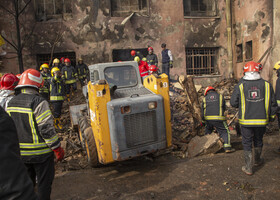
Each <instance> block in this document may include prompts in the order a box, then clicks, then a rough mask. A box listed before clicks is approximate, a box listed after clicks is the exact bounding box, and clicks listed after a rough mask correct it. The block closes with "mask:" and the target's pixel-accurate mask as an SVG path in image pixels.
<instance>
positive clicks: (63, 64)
mask: <svg viewBox="0 0 280 200" xmlns="http://www.w3.org/2000/svg"><path fill="white" fill-rule="evenodd" d="M65 65H66V64H65V58H64V57H61V58H60V64H59V69H60V70H61V69H62V68H63V67H64V66H65Z"/></svg>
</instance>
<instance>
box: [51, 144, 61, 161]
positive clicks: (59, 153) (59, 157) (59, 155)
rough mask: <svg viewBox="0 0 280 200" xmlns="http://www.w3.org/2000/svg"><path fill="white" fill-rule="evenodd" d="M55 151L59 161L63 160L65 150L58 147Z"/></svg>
mask: <svg viewBox="0 0 280 200" xmlns="http://www.w3.org/2000/svg"><path fill="white" fill-rule="evenodd" d="M53 151H54V153H55V157H56V160H57V161H62V159H63V158H64V150H63V149H62V148H61V147H58V148H56V149H54V150H53Z"/></svg>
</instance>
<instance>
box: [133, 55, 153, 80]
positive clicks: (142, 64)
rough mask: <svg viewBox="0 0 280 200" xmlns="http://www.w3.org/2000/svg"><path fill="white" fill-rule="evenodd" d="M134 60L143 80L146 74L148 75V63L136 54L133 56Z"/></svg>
mask: <svg viewBox="0 0 280 200" xmlns="http://www.w3.org/2000/svg"><path fill="white" fill-rule="evenodd" d="M134 61H136V62H137V63H138V67H139V71H140V76H141V77H142V80H144V79H145V78H146V77H147V76H149V66H148V63H147V62H145V61H143V60H140V58H139V57H138V56H136V57H135V58H134Z"/></svg>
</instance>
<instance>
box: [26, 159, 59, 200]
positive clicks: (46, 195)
mask: <svg viewBox="0 0 280 200" xmlns="http://www.w3.org/2000/svg"><path fill="white" fill-rule="evenodd" d="M24 164H25V166H26V168H27V171H28V174H29V176H30V178H31V180H32V181H33V184H34V186H35V184H36V177H37V188H38V189H37V193H38V196H39V199H40V200H50V198H51V197H50V196H51V190H52V182H53V179H54V172H55V171H54V155H53V154H52V156H49V157H48V158H47V159H46V160H45V161H44V162H43V163H24Z"/></svg>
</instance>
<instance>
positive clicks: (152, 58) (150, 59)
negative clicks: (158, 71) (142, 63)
mask: <svg viewBox="0 0 280 200" xmlns="http://www.w3.org/2000/svg"><path fill="white" fill-rule="evenodd" d="M146 58H147V63H148V65H149V66H150V65H155V66H158V58H157V55H156V54H154V53H153V54H148V55H147V57H146Z"/></svg>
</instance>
